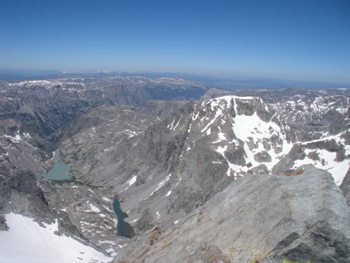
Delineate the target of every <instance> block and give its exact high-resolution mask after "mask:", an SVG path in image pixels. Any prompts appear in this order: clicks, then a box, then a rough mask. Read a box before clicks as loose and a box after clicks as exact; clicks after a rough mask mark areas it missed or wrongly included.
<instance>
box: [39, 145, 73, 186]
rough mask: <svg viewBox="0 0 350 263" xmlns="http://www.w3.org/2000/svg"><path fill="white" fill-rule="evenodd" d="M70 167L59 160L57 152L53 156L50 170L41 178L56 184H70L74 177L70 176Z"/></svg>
mask: <svg viewBox="0 0 350 263" xmlns="http://www.w3.org/2000/svg"><path fill="white" fill-rule="evenodd" d="M69 174H70V167H69V165H67V164H66V163H65V162H64V161H62V160H61V158H60V155H59V153H58V152H56V153H55V154H54V160H53V166H52V168H51V169H50V170H49V171H48V172H47V173H45V174H43V176H44V177H45V178H47V179H49V180H50V181H57V182H70V181H73V180H74V177H72V176H70V175H69Z"/></svg>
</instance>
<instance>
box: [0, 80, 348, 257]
mask: <svg viewBox="0 0 350 263" xmlns="http://www.w3.org/2000/svg"><path fill="white" fill-rule="evenodd" d="M0 124H1V125H0V259H1V260H2V261H1V262H5V263H7V262H10V263H12V262H33V263H34V262H35V263H38V262H39V263H40V262H53V263H55V262H64V263H65V262H67V263H71V262H87V263H90V262H113V263H116V262H119V263H122V262H124V263H126V262H208V263H211V262H212V263H214V262H255V263H258V262H259V263H262V262H349V261H350V224H349V222H350V221H349V216H350V210H349V203H350V201H349V200H350V197H349V195H350V190H349V189H350V172H349V171H350V169H349V168H350V92H349V90H347V89H321V90H315V89H282V88H281V89H248V88H245V89H236V90H221V89H216V88H212V87H210V86H208V85H205V84H201V83H198V82H193V81H188V80H183V79H175V78H146V77H136V76H133V77H131V76H129V77H125V76H124V77H120V76H113V77H100V78H93V77H92V78H52V79H43V80H28V81H20V82H19V81H2V82H0Z"/></svg>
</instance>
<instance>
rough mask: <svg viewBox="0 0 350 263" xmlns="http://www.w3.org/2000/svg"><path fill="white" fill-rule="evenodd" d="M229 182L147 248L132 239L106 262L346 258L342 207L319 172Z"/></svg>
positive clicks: (349, 254)
mask: <svg viewBox="0 0 350 263" xmlns="http://www.w3.org/2000/svg"><path fill="white" fill-rule="evenodd" d="M303 169H304V170H305V171H304V173H303V174H299V175H297V176H277V175H251V176H246V177H245V178H242V179H241V180H238V181H236V182H235V183H232V184H231V185H230V186H229V187H227V188H226V189H225V190H224V191H223V192H221V193H219V194H218V195H216V196H215V197H214V198H213V199H211V200H210V201H209V202H207V203H206V204H205V205H204V206H203V207H202V208H201V209H200V210H196V211H195V212H194V213H192V214H191V215H190V216H188V217H187V218H186V219H181V220H180V222H179V223H178V224H177V225H175V226H174V227H173V228H171V229H168V230H167V231H165V232H163V233H162V234H161V236H160V237H159V238H158V240H156V241H155V242H154V243H153V245H151V244H150V242H149V237H148V236H147V235H145V236H143V237H139V238H138V239H137V240H135V243H134V244H133V245H131V246H130V247H129V249H128V250H127V251H125V252H124V253H123V254H120V255H118V257H117V258H116V259H115V260H114V262H118V263H121V262H206V263H211V262H213V263H214V262H225V263H226V262H260V263H262V262H282V261H283V260H284V259H287V260H291V261H297V262H308V261H310V262H350V225H349V219H350V210H349V207H348V205H347V203H346V199H345V198H344V196H343V194H342V192H341V191H340V189H339V188H338V187H337V186H336V185H335V183H334V181H333V179H332V177H331V175H330V174H328V173H327V172H325V171H322V170H318V169H316V168H314V167H313V166H304V167H303Z"/></svg>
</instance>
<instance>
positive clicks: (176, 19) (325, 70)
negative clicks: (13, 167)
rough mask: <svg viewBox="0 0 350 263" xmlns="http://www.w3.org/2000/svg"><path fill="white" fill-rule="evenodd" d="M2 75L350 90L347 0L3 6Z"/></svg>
mask: <svg viewBox="0 0 350 263" xmlns="http://www.w3.org/2000/svg"><path fill="white" fill-rule="evenodd" d="M0 12H1V13H0V70H8V69H9V70H23V69H25V70H68V71H87V70H109V71H111V70H124V71H176V72H188V73H207V74H213V75H221V76H243V77H264V78H281V79H293V80H313V81H328V82H344V83H350V1H349V0H327V1H326V0H275V1H269V0H264V1H262V0H256V1H250V0H242V1H234V0H231V1H220V0H216V1H204V0H202V1H190V0H188V1H182V0H176V1H175V0H173V1H167V0H162V1H152V0H147V1H146V0H144V1H135V0H124V1H119V0H114V1H106V0H95V1H93V0H90V1H89V0H85V1H79V0H75V1H73V0H70V1H68V0H46V1H45V0H41V1H39V0H30V1H29V0H22V1H20V0H0Z"/></svg>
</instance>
